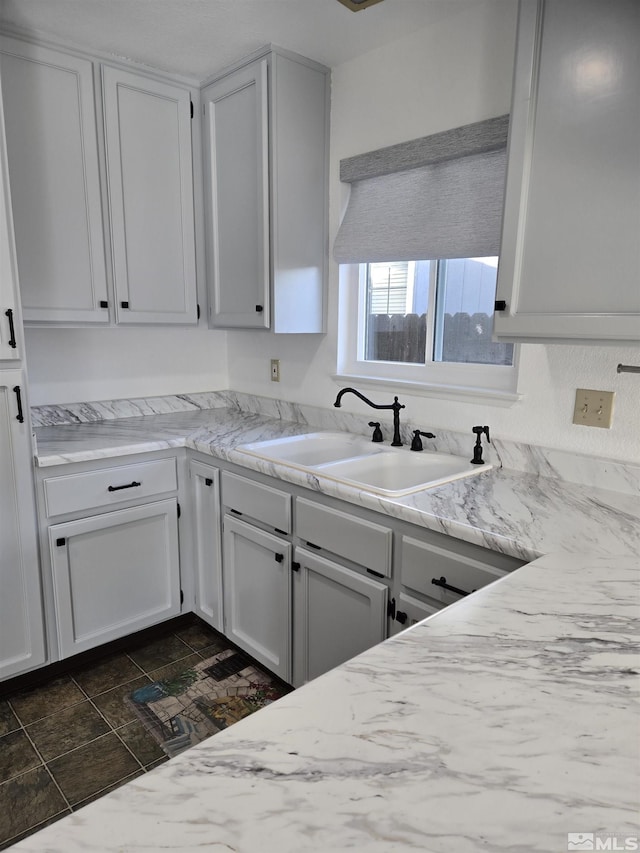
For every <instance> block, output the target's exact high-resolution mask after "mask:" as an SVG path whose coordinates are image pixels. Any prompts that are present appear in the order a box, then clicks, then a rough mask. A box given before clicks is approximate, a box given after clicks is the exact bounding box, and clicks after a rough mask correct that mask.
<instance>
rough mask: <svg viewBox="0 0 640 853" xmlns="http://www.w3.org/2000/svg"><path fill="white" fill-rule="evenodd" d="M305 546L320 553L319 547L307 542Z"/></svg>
mask: <svg viewBox="0 0 640 853" xmlns="http://www.w3.org/2000/svg"><path fill="white" fill-rule="evenodd" d="M307 546H308V547H309V548H313V549H314V550H316V551H322V548H321V547H320V545H314V544H313V542H307Z"/></svg>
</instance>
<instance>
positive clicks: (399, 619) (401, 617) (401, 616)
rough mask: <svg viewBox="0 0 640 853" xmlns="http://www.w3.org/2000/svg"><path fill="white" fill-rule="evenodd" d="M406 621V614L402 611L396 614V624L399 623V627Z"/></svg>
mask: <svg viewBox="0 0 640 853" xmlns="http://www.w3.org/2000/svg"><path fill="white" fill-rule="evenodd" d="M406 621H407V614H406V613H405V612H404V611H403V610H398V612H397V613H396V622H399V623H400V624H401V625H404V623H405V622H406Z"/></svg>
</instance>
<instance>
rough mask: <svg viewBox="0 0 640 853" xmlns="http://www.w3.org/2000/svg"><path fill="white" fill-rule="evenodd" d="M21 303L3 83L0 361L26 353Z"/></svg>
mask: <svg viewBox="0 0 640 853" xmlns="http://www.w3.org/2000/svg"><path fill="white" fill-rule="evenodd" d="M18 305H19V299H18V273H17V270H16V258H15V243H14V239H13V222H12V218H11V193H10V190H9V168H8V165H7V149H6V143H5V132H4V113H3V110H2V88H1V87H0V363H1V362H3V361H8V362H15V361H17V360H18V359H20V358H21V357H22V337H21V328H20V316H19V310H18Z"/></svg>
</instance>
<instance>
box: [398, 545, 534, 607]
mask: <svg viewBox="0 0 640 853" xmlns="http://www.w3.org/2000/svg"><path fill="white" fill-rule="evenodd" d="M482 556H483V559H484V555H482ZM491 556H492V555H491V553H490V552H489V553H488V554H487V558H486V559H487V562H484V561H483V560H479V559H476V558H474V557H471V556H467V555H465V554H458V553H455V552H453V551H448V550H445V549H444V548H439V547H438V546H437V545H432V544H430V543H427V542H420V541H419V540H418V539H412V538H411V537H409V536H403V537H402V569H401V580H402V584H403V585H404V586H406V587H408V588H409V589H412V590H415V591H416V592H419V593H421V594H422V595H426V596H428V597H429V598H433V599H435V600H436V601H440V602H442V603H443V604H451V603H453V602H454V601H458V600H459V599H460V598H461V597H462V593H463V592H466V593H469V592H474V591H475V590H476V589H480V587H483V586H486V585H487V584H488V583H491V582H492V581H494V580H497V579H498V578H501V577H504V576H505V575H506V574H508V571H509V569H506V570H505V569H504V568H497V567H496V566H493V565H491V563H490V562H489V560H490V559H491ZM495 556H496V563H500V564H501V565H502V564H504V562H505V558H504V555H501V554H496V555H495ZM520 565H522V564H521V563H519V562H517V561H515V560H514V561H513V568H514V569H515V568H517V567H518V566H520ZM443 578H444V582H445V583H446V584H447V585H448V586H453V587H456V589H458V590H460V592H459V593H458V592H455V591H453V590H448V589H445V588H444V587H443V586H439V585H438V584H435V583H433V581H434V580H435V581H440V580H441V579H443Z"/></svg>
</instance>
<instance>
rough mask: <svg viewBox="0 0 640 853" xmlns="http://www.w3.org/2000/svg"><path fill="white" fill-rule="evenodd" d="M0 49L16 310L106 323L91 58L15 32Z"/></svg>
mask: <svg viewBox="0 0 640 853" xmlns="http://www.w3.org/2000/svg"><path fill="white" fill-rule="evenodd" d="M0 50H1V56H0V60H1V68H2V88H3V96H4V110H5V119H6V134H7V150H8V159H9V173H10V176H11V195H12V206H13V221H14V229H15V240H16V250H17V257H18V270H19V274H20V291H21V297H22V305H23V313H24V319H25V320H26V321H38V322H40V321H43V322H51V321H59V322H81V323H107V322H108V320H109V312H108V310H107V302H106V299H107V287H106V272H105V255H104V237H103V230H102V209H101V202H100V178H99V173H98V143H97V131H96V115H95V106H94V92H93V66H92V64H91V62H89V61H87V60H85V59H79V58H77V57H75V56H71V55H70V54H67V53H60V52H58V51H54V50H49V49H48V48H44V47H38V46H36V45H32V44H27V43H26V42H22V41H18V40H16V39H10V38H2V39H1V40H0Z"/></svg>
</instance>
